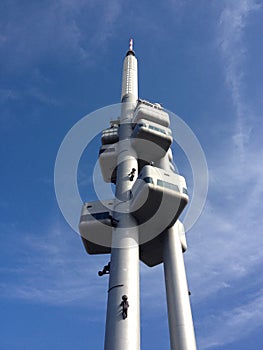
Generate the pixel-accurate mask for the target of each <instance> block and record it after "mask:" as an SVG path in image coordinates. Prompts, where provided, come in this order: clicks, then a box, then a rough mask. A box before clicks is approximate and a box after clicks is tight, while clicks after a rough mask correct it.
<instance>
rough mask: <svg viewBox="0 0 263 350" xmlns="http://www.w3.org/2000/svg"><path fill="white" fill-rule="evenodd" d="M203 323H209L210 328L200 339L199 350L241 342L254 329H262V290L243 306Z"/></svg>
mask: <svg viewBox="0 0 263 350" xmlns="http://www.w3.org/2000/svg"><path fill="white" fill-rule="evenodd" d="M205 323H209V325H208V327H211V331H210V332H208V333H209V334H208V336H207V337H205V338H202V339H200V342H199V346H200V348H201V349H210V348H213V347H215V346H220V345H226V344H230V343H232V342H234V341H235V340H236V339H239V340H241V339H242V338H244V337H246V336H247V335H249V334H250V333H251V332H252V331H254V330H255V329H257V328H259V327H262V323H263V295H262V290H261V291H260V293H259V294H258V295H254V298H253V299H252V300H250V301H249V302H247V303H245V304H244V305H242V306H238V307H235V308H233V309H231V310H229V311H226V312H222V313H221V314H220V315H218V316H214V317H212V318H210V319H209V321H208V322H205Z"/></svg>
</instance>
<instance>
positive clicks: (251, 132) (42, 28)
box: [0, 0, 263, 350]
mask: <svg viewBox="0 0 263 350" xmlns="http://www.w3.org/2000/svg"><path fill="white" fill-rule="evenodd" d="M262 23H263V5H262V2H260V1H256V0H239V1H231V0H228V1H223V0H222V1H219V0H218V1H204V0H200V1H198V2H197V1H191V0H189V1H184V0H178V1H176V0H168V1H163V2H159V3H158V4H157V3H156V4H155V5H153V4H152V2H150V1H143V0H142V1H129V0H128V1H126V2H122V1H121V0H112V1H103V0H101V1H94V0H90V1H84V0H75V1H71V0H60V1H41V2H40V1H16V0H14V1H7V0H6V1H5V0H4V1H2V2H1V4H0V64H1V78H0V79H1V80H0V81H1V85H0V106H1V114H0V123H1V128H0V133H1V142H2V147H1V164H2V166H1V197H0V208H1V211H0V215H1V223H0V225H1V226H0V227H1V245H0V264H1V265H0V266H1V267H0V276H1V279H0V297H1V299H0V308H1V309H0V310H1V312H0V315H1V316H0V317H1V329H0V335H1V336H0V339H1V341H0V342H1V348H3V349H8V350H9V349H10V350H16V349H19V350H20V349H26V350H31V349H39V350H41V349H54V348H56V349H62V348H63V349H64V350H67V349H72V348H74V349H79V350H81V349H102V348H103V338H104V322H105V310H106V296H107V283H108V281H107V277H104V278H98V277H97V271H98V270H99V269H100V268H101V267H102V266H103V265H104V264H105V262H106V263H107V261H108V257H107V256H98V257H94V256H88V255H86V253H85V251H84V248H83V246H82V244H81V241H80V238H79V236H78V235H77V234H76V233H74V231H73V230H71V228H70V227H69V226H68V225H67V223H66V222H65V220H64V218H63V216H62V214H61V213H60V210H59V208H58V205H57V202H56V197H55V191H54V185H53V173H54V164H55V159H56V155H57V151H58V149H59V146H60V143H61V142H62V140H63V138H64V136H65V135H66V133H67V132H68V130H69V129H70V128H71V127H72V126H73V125H74V124H75V123H76V122H77V121H78V120H80V119H81V118H82V117H83V116H85V115H86V114H88V113H90V112H92V111H94V110H96V109H98V108H101V107H104V106H107V105H110V104H113V103H118V102H119V99H120V91H121V70H122V62H123V57H124V55H125V52H126V50H127V46H128V40H129V38H130V36H132V37H133V38H134V41H135V51H136V54H137V57H138V61H139V95H140V97H142V98H146V99H149V100H151V101H158V102H161V103H162V104H163V105H164V106H165V107H166V108H168V109H169V110H171V111H173V112H174V113H176V114H177V115H179V116H180V117H181V118H183V119H184V120H185V122H186V123H187V124H188V125H189V126H190V127H191V129H192V130H193V131H194V133H195V134H196V136H197V137H198V139H199V141H200V143H201V145H202V147H203V150H204V152H205V155H206V158H207V163H208V168H209V192H208V197H207V202H206V206H205V210H204V211H203V214H202V216H201V217H200V219H199V221H198V222H197V223H196V225H195V226H194V227H193V228H192V229H191V230H190V231H189V232H188V233H187V240H188V247H189V249H188V251H187V252H186V254H185V261H186V268H187V274H188V281H189V288H190V290H191V292H192V296H191V303H192V310H193V317H194V322H195V329H196V336H197V343H198V347H199V349H212V350H224V349H227V350H237V349H238V350H243V349H252V350H262V348H263V337H262V331H263V275H262V267H263V254H262V244H263V235H262V227H263V216H262V204H261V198H262V195H263V183H262V182H263V164H262V159H263V149H262V130H263V128H262V126H263V125H262V124H263V122H262V119H263V118H262V110H263V98H262V93H263V79H262V78H263V69H262V62H263V46H262ZM98 144H99V140H98V138H97V139H95V140H94V142H93V143H92V145H91V148H90V150H87V152H86V153H85V154H84V155H83V157H82V160H81V162H80V169H79V182H80V183H79V185H80V192H81V195H82V197H83V199H84V200H89V199H93V198H92V197H93V196H94V193H93V189H92V187H91V178H90V171H91V170H90V168H91V166H92V164H93V163H94V162H95V160H96V154H97V149H96V148H97V147H98ZM176 157H177V155H176V154H175V155H174V158H175V160H176V159H178V164H177V165H178V168H179V169H181V170H182V172H183V173H184V175H185V176H186V178H187V179H188V178H189V185H190V186H189V187H190V191H191V169H190V167H189V166H188V165H187V164H186V162H184V161H183V160H182V163H181V164H179V163H180V162H179V159H181V158H183V157H180V155H178V158H176ZM85 159H86V160H87V162H88V163H89V164H87V162H85ZM141 317H142V319H141V331H142V349H151V350H157V349H158V350H159V349H168V348H169V340H168V326H167V320H166V304H165V293H164V281H163V271H162V266H158V267H156V268H152V269H150V268H147V267H146V266H144V265H141Z"/></svg>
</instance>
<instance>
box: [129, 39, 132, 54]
mask: <svg viewBox="0 0 263 350" xmlns="http://www.w3.org/2000/svg"><path fill="white" fill-rule="evenodd" d="M129 50H130V51H133V39H132V38H130V48H129Z"/></svg>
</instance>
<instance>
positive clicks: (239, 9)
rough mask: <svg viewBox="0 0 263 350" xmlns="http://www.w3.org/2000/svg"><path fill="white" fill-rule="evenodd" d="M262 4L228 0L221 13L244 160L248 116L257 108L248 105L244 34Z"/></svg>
mask: <svg viewBox="0 0 263 350" xmlns="http://www.w3.org/2000/svg"><path fill="white" fill-rule="evenodd" d="M260 8H261V6H260V5H259V4H258V3H256V1H254V0H242V1H234V0H231V1H226V2H225V7H224V9H223V11H222V13H221V16H220V20H219V24H218V34H219V47H220V51H221V55H222V58H223V64H224V73H225V81H226V85H227V87H228V89H229V90H230V93H231V97H232V101H233V105H234V108H235V112H236V117H237V120H236V132H235V135H233V142H234V144H235V145H236V146H237V148H238V153H239V157H240V161H241V162H243V161H244V148H245V147H246V145H247V143H248V141H249V135H250V131H251V128H250V127H249V125H248V118H247V115H249V114H251V111H253V109H252V108H251V106H249V105H247V102H244V101H246V99H245V96H244V95H243V88H244V74H245V71H244V63H245V59H246V55H247V54H248V53H247V51H246V46H245V44H244V40H243V34H244V32H245V29H246V26H247V25H248V19H249V16H250V15H251V14H252V13H253V12H255V11H258V10H259V9H260Z"/></svg>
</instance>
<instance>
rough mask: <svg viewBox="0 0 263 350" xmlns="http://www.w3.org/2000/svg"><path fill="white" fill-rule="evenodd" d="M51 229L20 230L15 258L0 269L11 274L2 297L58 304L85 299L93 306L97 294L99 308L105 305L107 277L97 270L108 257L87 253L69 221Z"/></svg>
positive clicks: (3, 272)
mask: <svg viewBox="0 0 263 350" xmlns="http://www.w3.org/2000/svg"><path fill="white" fill-rule="evenodd" d="M48 232H49V233H48V234H47V233H46V232H43V231H42V232H41V233H40V234H37V235H34V234H21V232H20V238H21V239H20V240H19V247H17V248H16V251H15V256H16V258H15V259H14V260H15V261H14V262H13V263H11V262H10V261H9V263H8V264H9V265H7V266H5V267H3V268H2V269H1V271H0V272H1V274H2V275H6V274H8V278H7V279H3V282H2V284H1V295H2V297H5V298H15V299H23V300H26V301H28V302H31V303H32V302H33V303H35V302H37V303H46V304H56V305H61V304H68V303H69V304H70V303H73V304H74V305H77V304H79V303H81V302H83V300H84V299H85V306H86V307H91V308H92V307H93V305H94V296H95V295H96V299H97V301H98V303H97V304H96V305H95V306H96V308H98V309H100V308H103V307H105V305H104V304H105V300H106V297H105V295H106V291H107V280H106V279H103V278H99V277H98V275H97V272H98V270H99V269H100V268H101V267H103V264H104V263H105V262H108V260H107V259H108V257H106V256H99V257H98V256H96V257H89V256H88V255H86V254H85V253H84V248H83V247H82V242H81V239H80V237H78V236H77V235H76V234H75V233H74V232H73V231H70V230H67V229H65V225H61V226H59V225H54V226H53V227H51V228H50V229H49V230H48ZM17 266H19V267H17ZM103 291H104V292H105V295H104V294H103Z"/></svg>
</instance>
